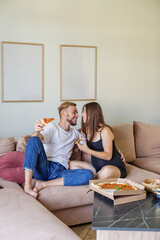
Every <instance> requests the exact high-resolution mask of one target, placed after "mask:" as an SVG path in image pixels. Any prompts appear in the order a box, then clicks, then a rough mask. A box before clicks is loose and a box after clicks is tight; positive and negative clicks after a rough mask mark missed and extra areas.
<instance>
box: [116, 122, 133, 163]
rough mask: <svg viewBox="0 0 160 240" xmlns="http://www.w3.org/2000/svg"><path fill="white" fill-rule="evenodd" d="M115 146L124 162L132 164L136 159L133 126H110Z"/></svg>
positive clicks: (125, 124) (126, 124)
mask: <svg viewBox="0 0 160 240" xmlns="http://www.w3.org/2000/svg"><path fill="white" fill-rule="evenodd" d="M111 127H112V130H113V133H114V139H115V144H116V147H117V149H118V150H120V151H121V152H122V153H123V154H124V156H125V159H126V162H132V161H134V160H135V158H136V153H135V144H134V135H133V125H132V124H128V123H124V124H119V125H115V126H111Z"/></svg>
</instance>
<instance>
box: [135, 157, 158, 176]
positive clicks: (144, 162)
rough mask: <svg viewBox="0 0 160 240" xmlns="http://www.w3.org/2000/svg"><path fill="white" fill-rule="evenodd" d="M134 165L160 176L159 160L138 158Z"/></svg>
mask: <svg viewBox="0 0 160 240" xmlns="http://www.w3.org/2000/svg"><path fill="white" fill-rule="evenodd" d="M132 164H133V165H134V166H137V167H139V168H142V169H145V170H148V171H151V172H154V173H157V174H160V159H159V158H137V159H136V160H135V161H134V162H132Z"/></svg>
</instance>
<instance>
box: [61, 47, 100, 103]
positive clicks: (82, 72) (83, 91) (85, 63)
mask: <svg viewBox="0 0 160 240" xmlns="http://www.w3.org/2000/svg"><path fill="white" fill-rule="evenodd" d="M96 75H97V47H96V46H79V45H60V100H61V101H85V100H96V77H97V76H96Z"/></svg>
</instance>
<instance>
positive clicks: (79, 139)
mask: <svg viewBox="0 0 160 240" xmlns="http://www.w3.org/2000/svg"><path fill="white" fill-rule="evenodd" d="M81 140H83V138H82V137H80V138H78V140H77V141H76V142H75V143H79V142H80V141H81Z"/></svg>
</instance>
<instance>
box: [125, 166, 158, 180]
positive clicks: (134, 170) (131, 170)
mask: <svg viewBox="0 0 160 240" xmlns="http://www.w3.org/2000/svg"><path fill="white" fill-rule="evenodd" d="M126 166H127V173H128V174H127V177H126V178H128V179H130V180H132V181H134V182H137V183H140V184H142V182H143V180H144V179H147V178H157V179H160V175H159V174H156V173H153V172H150V171H147V170H144V169H141V168H139V167H136V166H133V165H132V164H130V163H126Z"/></svg>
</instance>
